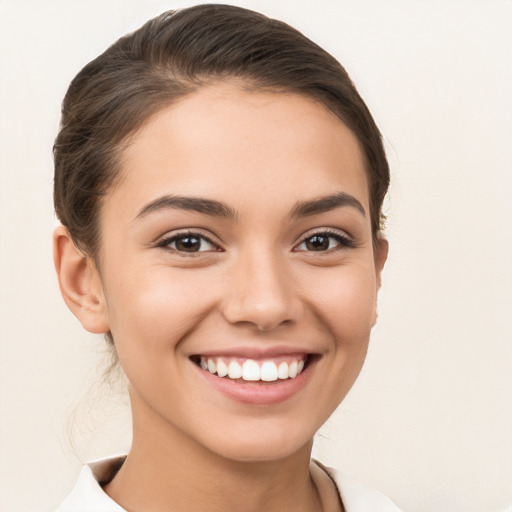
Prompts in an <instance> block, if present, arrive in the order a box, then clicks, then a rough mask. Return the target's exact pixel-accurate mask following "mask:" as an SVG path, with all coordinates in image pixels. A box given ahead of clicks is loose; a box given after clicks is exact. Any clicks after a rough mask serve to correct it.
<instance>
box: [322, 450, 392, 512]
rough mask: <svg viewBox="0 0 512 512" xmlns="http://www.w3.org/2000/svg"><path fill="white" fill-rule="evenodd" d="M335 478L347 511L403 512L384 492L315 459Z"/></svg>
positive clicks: (334, 480)
mask: <svg viewBox="0 0 512 512" xmlns="http://www.w3.org/2000/svg"><path fill="white" fill-rule="evenodd" d="M314 462H315V463H316V464H317V465H318V466H319V467H320V468H321V469H323V470H324V471H325V472H326V473H327V474H328V475H329V476H330V477H331V479H332V480H333V482H334V483H335V484H336V487H337V488H338V492H339V494H340V496H341V500H342V502H343V505H344V507H345V511H346V512H376V511H378V512H401V511H400V509H399V508H398V507H397V506H396V505H395V504H394V503H393V501H391V499H390V498H388V497H387V496H385V495H384V494H383V493H382V492H380V491H378V490H377V489H374V488H373V487H368V486H367V485H365V484H363V483H361V482H359V481H358V480H356V479H354V478H352V477H350V476H348V475H345V474H343V473H340V472H339V471H336V470H335V469H332V468H328V467H326V466H324V465H323V464H321V463H320V462H318V461H316V460H315V461H314Z"/></svg>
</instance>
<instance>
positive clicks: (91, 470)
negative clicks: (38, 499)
mask: <svg viewBox="0 0 512 512" xmlns="http://www.w3.org/2000/svg"><path fill="white" fill-rule="evenodd" d="M123 461H124V457H110V458H108V459H102V460H99V461H96V462H93V463H91V464H88V465H86V466H84V467H83V468H82V471H81V473H80V476H79V478H78V482H77V483H76V485H75V487H74V488H73V490H72V491H71V494H70V495H69V496H68V497H67V498H66V499H65V500H64V502H63V503H62V505H61V506H60V507H59V508H58V509H57V510H56V512H126V510H125V509H124V508H122V507H121V506H120V505H118V504H117V503H116V502H115V501H114V500H113V499H112V498H110V496H108V494H107V493H106V492H105V491H104V490H103V489H102V488H101V485H100V483H99V482H104V483H106V482H108V481H109V480H111V479H112V478H113V474H115V472H117V471H118V470H119V467H120V466H121V465H122V462H123ZM315 462H316V461H315ZM316 464H317V465H318V466H319V467H320V468H321V469H323V470H324V471H325V472H326V473H327V474H328V475H329V476H330V477H331V479H332V480H333V481H334V483H335V484H336V487H337V488H338V492H339V494H340V497H341V501H342V503H343V505H344V507H345V511H346V512H400V509H399V508H398V507H397V506H396V505H395V504H394V503H393V502H392V501H391V500H390V499H389V498H388V497H387V496H384V494H382V493H381V492H379V491H377V490H376V489H372V488H370V487H367V486H366V485H363V484H362V483H361V482H358V481H357V480H354V479H353V478H350V477H348V476H346V475H342V474H340V473H339V472H337V471H335V470H333V469H330V468H326V467H325V466H323V465H322V464H320V463H318V462H316Z"/></svg>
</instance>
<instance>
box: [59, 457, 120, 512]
mask: <svg viewBox="0 0 512 512" xmlns="http://www.w3.org/2000/svg"><path fill="white" fill-rule="evenodd" d="M125 458H126V457H125V456H117V457H109V458H108V459H101V460H98V461H95V462H92V463H90V464H87V465H86V466H84V467H83V468H82V471H81V472H80V476H79V477H78V481H77V483H76V485H75V487H74V488H73V490H72V491H71V493H70V494H69V496H68V497H67V498H66V499H65V500H64V502H63V503H62V504H61V505H60V507H59V508H58V509H57V510H56V511H55V512H126V511H125V509H124V508H122V507H121V506H119V505H118V504H117V503H116V502H115V501H114V500H112V499H111V498H110V497H109V496H108V494H107V493H106V492H105V491H104V490H103V489H102V487H101V484H104V483H107V482H108V481H110V480H111V479H112V478H113V476H114V475H115V473H117V471H118V470H119V468H120V467H121V466H122V464H123V462H124V459H125Z"/></svg>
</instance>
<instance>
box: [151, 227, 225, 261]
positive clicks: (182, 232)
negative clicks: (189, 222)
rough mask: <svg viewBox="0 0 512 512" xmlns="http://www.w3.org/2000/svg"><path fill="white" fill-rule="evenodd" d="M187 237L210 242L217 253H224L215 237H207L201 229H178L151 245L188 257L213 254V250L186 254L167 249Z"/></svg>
mask: <svg viewBox="0 0 512 512" xmlns="http://www.w3.org/2000/svg"><path fill="white" fill-rule="evenodd" d="M186 236H196V237H198V238H201V239H203V240H204V241H206V242H208V243H209V244H211V245H213V246H214V247H215V252H220V251H222V250H223V249H222V247H221V246H220V244H219V243H218V242H216V241H214V240H213V237H212V236H210V235H206V234H205V233H204V231H203V230H202V229H201V228H185V229H177V230H176V231H169V232H167V233H165V234H164V235H162V236H160V237H158V238H157V239H156V240H155V242H154V243H152V244H151V245H152V246H153V247H159V248H161V249H168V250H169V251H173V252H176V253H178V254H180V255H187V256H194V255H195V256H198V255H200V254H201V253H205V252H213V251H212V250H206V251H197V252H186V251H178V250H176V249H172V248H169V247H167V246H168V245H169V244H170V243H172V242H174V241H175V240H177V239H178V238H181V237H186Z"/></svg>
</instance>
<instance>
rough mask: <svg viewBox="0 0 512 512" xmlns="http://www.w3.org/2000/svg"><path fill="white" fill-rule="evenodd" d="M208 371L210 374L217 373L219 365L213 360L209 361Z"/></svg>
mask: <svg viewBox="0 0 512 512" xmlns="http://www.w3.org/2000/svg"><path fill="white" fill-rule="evenodd" d="M208 371H209V372H210V373H216V372H217V365H216V364H215V361H214V360H213V359H208Z"/></svg>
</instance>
